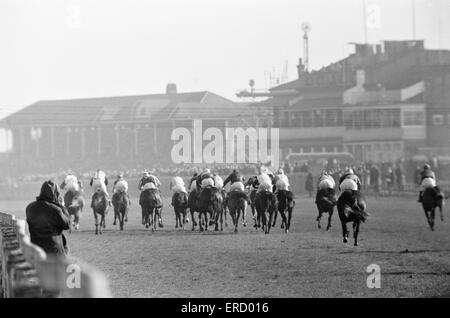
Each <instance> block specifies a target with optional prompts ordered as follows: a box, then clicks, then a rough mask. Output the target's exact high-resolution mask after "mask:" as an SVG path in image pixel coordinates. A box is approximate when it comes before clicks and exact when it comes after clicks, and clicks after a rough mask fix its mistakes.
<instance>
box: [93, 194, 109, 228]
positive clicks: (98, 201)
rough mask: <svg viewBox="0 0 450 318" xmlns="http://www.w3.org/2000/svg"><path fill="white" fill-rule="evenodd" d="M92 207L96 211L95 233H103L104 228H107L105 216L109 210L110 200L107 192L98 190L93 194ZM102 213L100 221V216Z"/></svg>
mask: <svg viewBox="0 0 450 318" xmlns="http://www.w3.org/2000/svg"><path fill="white" fill-rule="evenodd" d="M91 208H92V210H93V211H94V218H95V234H99V233H100V234H102V230H103V229H104V228H106V222H105V217H106V214H108V211H109V204H108V200H107V199H106V194H105V193H104V192H102V191H97V192H95V193H94V194H93V195H92V203H91ZM99 215H100V223H99V222H98V216H99Z"/></svg>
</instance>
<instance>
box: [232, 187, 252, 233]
mask: <svg viewBox="0 0 450 318" xmlns="http://www.w3.org/2000/svg"><path fill="white" fill-rule="evenodd" d="M247 204H248V197H247V194H246V193H245V192H241V191H230V192H229V193H228V207H229V209H230V215H231V219H232V220H233V224H234V232H236V233H237V231H238V225H239V216H240V214H241V212H242V216H243V218H244V222H245V210H246V209H247ZM244 224H245V223H244ZM244 226H246V225H244Z"/></svg>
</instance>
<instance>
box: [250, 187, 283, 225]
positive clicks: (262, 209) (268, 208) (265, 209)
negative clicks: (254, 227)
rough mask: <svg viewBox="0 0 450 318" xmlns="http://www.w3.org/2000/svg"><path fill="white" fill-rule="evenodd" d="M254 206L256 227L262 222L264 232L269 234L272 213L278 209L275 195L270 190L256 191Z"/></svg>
mask: <svg viewBox="0 0 450 318" xmlns="http://www.w3.org/2000/svg"><path fill="white" fill-rule="evenodd" d="M255 208H256V212H257V214H258V217H257V219H258V221H257V224H258V227H260V226H259V225H260V222H262V228H263V230H264V232H265V233H266V234H269V232H270V228H271V226H272V220H273V217H274V213H275V212H276V211H277V209H278V202H277V197H276V196H275V194H273V193H272V192H270V191H260V192H257V193H256V199H255Z"/></svg>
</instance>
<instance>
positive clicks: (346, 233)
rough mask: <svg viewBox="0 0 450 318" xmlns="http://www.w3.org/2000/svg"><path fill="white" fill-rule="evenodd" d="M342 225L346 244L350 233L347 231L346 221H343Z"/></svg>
mask: <svg viewBox="0 0 450 318" xmlns="http://www.w3.org/2000/svg"><path fill="white" fill-rule="evenodd" d="M341 225H342V236H343V237H344V243H347V242H348V231H347V223H346V222H345V221H341Z"/></svg>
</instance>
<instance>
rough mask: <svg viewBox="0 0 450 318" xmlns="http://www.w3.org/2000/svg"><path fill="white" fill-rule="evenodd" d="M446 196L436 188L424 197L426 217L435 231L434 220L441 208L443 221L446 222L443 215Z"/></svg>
mask: <svg viewBox="0 0 450 318" xmlns="http://www.w3.org/2000/svg"><path fill="white" fill-rule="evenodd" d="M444 200H445V198H444V195H443V193H441V192H440V191H437V190H436V189H435V188H428V189H426V190H425V192H424V193H423V196H422V207H423V210H424V211H425V216H426V218H427V221H428V225H429V226H430V229H431V230H432V231H434V218H435V211H436V208H439V211H440V213H441V221H442V222H444V214H443V213H442V206H443V205H444Z"/></svg>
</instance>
